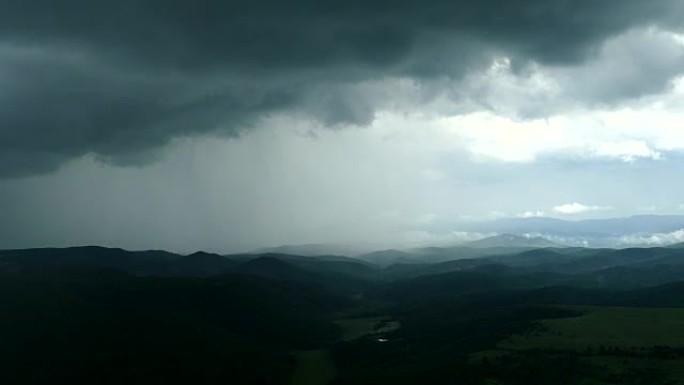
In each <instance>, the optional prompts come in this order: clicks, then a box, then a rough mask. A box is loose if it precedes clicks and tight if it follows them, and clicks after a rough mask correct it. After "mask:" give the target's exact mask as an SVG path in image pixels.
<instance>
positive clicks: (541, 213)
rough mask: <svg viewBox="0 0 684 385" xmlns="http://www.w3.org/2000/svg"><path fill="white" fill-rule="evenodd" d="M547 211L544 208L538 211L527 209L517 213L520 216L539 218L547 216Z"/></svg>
mask: <svg viewBox="0 0 684 385" xmlns="http://www.w3.org/2000/svg"><path fill="white" fill-rule="evenodd" d="M545 215H546V213H545V212H544V211H543V210H536V211H525V212H524V213H520V214H518V215H517V217H518V218H538V217H543V216H545Z"/></svg>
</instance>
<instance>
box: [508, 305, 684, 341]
mask: <svg viewBox="0 0 684 385" xmlns="http://www.w3.org/2000/svg"><path fill="white" fill-rule="evenodd" d="M584 310H586V313H585V314H584V315H581V316H579V317H573V318H562V319H554V320H546V321H542V326H543V327H544V328H545V329H546V330H542V331H538V332H532V333H528V334H527V335H517V336H513V337H511V338H509V339H507V340H504V341H501V342H500V343H499V345H498V347H499V348H501V349H535V348H537V349H549V348H553V349H562V350H580V351H584V350H587V349H600V348H601V347H602V346H603V347H604V348H607V347H616V348H650V347H653V346H668V347H673V348H678V347H684V309H679V308H678V309H657V308H621V307H589V308H584Z"/></svg>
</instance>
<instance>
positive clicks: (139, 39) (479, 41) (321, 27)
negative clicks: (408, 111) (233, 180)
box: [0, 0, 684, 177]
mask: <svg viewBox="0 0 684 385" xmlns="http://www.w3.org/2000/svg"><path fill="white" fill-rule="evenodd" d="M683 8H684V6H682V3H681V2H680V1H677V0H654V1H650V2H644V1H641V0H621V1H618V0H613V1H607V0H604V1H595V0H575V1H570V0H521V1H500V0H485V1H482V0H479V1H475V0H468V1H416V0H410V1H403V2H390V1H334V2H333V1H259V0H256V1H255V0H251V1H236V0H231V1H219V0H204V1H178V0H119V1H104V0H102V1H84V0H61V1H54V0H42V1H41V0H13V1H12V0H0V84H2V88H0V177H3V176H4V177H7V176H22V175H30V174H35V173H42V172H48V171H51V170H53V169H55V168H56V167H58V166H59V165H60V164H62V163H63V162H65V161H67V160H69V159H72V158H75V157H78V156H81V155H84V154H88V153H91V154H95V155H96V156H98V157H101V158H104V159H107V160H110V161H112V162H115V163H140V162H142V161H144V160H145V159H148V158H149V157H153V156H154V152H155V150H156V149H158V148H161V147H162V146H163V145H165V144H166V143H168V142H169V141H170V140H172V139H173V138H176V137H182V136H189V135H196V134H203V133H215V134H219V135H236V134H238V133H239V132H240V130H243V129H245V128H248V127H249V126H250V125H253V124H255V123H256V122H257V121H258V119H260V118H262V117H264V116H267V115H268V114H270V113H277V112H282V111H285V112H293V113H300V114H304V115H306V116H308V117H311V118H313V119H316V120H319V121H321V122H323V123H324V124H337V123H341V122H345V123H353V124H366V123H368V122H370V121H371V120H372V118H373V114H374V103H375V102H376V101H374V100H371V99H369V98H364V95H358V94H357V93H355V92H354V91H353V90H352V91H350V89H353V85H354V84H357V83H359V82H362V81H366V80H372V79H378V78H383V77H391V76H396V77H408V78H413V79H416V80H422V79H431V78H440V77H447V78H450V79H459V78H460V77H461V76H463V74H465V73H469V72H472V71H477V70H479V69H481V68H482V67H484V66H486V65H487V63H488V62H489V60H490V59H491V57H492V56H493V55H496V54H505V55H507V56H509V57H511V58H512V60H513V61H514V62H516V63H517V62H520V63H525V62H529V61H535V62H538V63H542V64H551V65H557V64H577V63H580V62H582V61H583V60H585V59H586V57H587V56H588V55H591V53H592V52H593V51H594V50H595V48H597V47H598V46H599V45H600V44H601V43H602V42H603V41H605V39H607V38H608V37H611V36H615V35H616V34H619V33H622V32H624V31H627V30H629V29H631V28H635V27H643V26H648V25H660V26H662V27H665V28H677V27H678V26H679V25H680V22H681V19H680V16H679V15H684V12H682V11H684V9H683ZM629 92H630V93H638V92H635V91H634V90H629Z"/></svg>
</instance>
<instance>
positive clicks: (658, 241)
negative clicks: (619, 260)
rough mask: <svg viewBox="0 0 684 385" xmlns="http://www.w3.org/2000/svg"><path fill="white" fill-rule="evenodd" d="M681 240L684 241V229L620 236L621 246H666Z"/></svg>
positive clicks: (619, 242)
mask: <svg viewBox="0 0 684 385" xmlns="http://www.w3.org/2000/svg"><path fill="white" fill-rule="evenodd" d="M680 242H684V229H680V230H677V231H673V232H671V233H656V234H648V235H643V234H631V235H625V236H622V237H620V239H619V241H618V244H619V245H621V246H666V245H672V244H675V243H680Z"/></svg>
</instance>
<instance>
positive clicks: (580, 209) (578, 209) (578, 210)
mask: <svg viewBox="0 0 684 385" xmlns="http://www.w3.org/2000/svg"><path fill="white" fill-rule="evenodd" d="M602 210H610V207H602V206H586V205H583V204H581V203H577V202H574V203H566V204H564V205H559V206H556V207H554V208H553V211H555V212H557V213H559V214H565V215H573V214H584V213H587V212H590V211H602Z"/></svg>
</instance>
